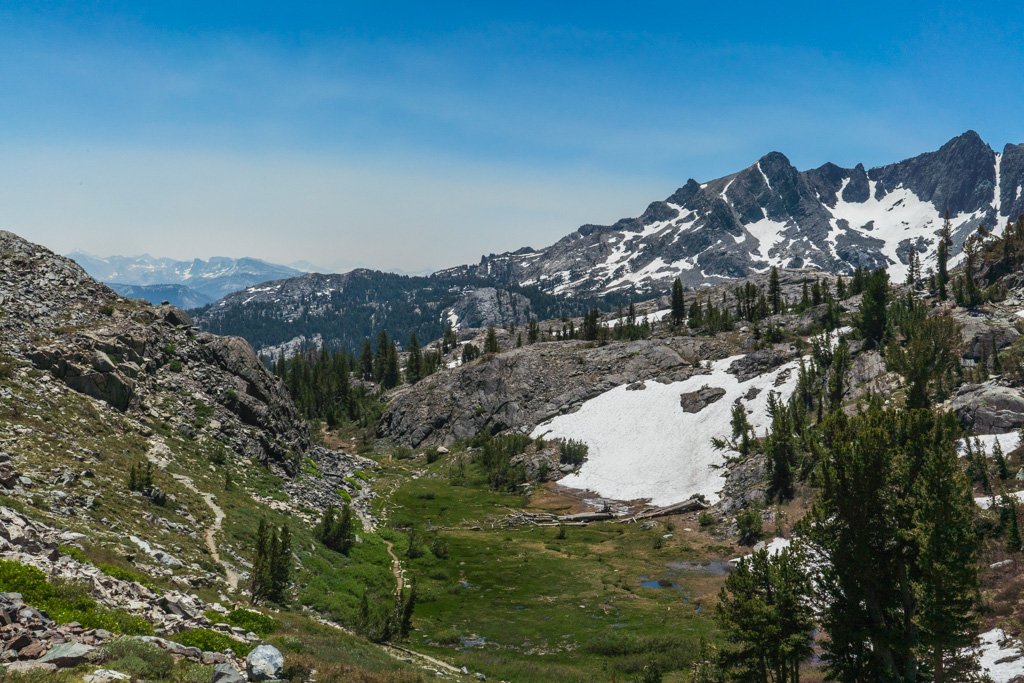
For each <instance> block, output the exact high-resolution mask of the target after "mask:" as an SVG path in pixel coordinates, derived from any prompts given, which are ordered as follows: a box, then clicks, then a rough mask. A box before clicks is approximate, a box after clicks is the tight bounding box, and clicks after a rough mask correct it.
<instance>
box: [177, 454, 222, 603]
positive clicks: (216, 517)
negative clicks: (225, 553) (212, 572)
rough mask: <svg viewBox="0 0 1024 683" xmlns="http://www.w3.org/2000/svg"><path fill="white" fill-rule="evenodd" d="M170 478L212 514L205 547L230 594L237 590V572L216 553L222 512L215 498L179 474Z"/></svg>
mask: <svg viewBox="0 0 1024 683" xmlns="http://www.w3.org/2000/svg"><path fill="white" fill-rule="evenodd" d="M171 476H172V477H174V479H175V480H176V481H178V482H179V483H181V484H182V485H183V486H184V487H185V488H187V489H189V490H190V491H192V492H193V493H197V494H199V496H200V497H202V499H203V500H204V501H205V502H206V505H207V507H209V508H210V510H211V511H212V512H213V524H211V525H210V526H209V528H207V529H206V533H205V537H206V547H207V548H209V550H210V556H211V557H213V560H214V561H215V562H216V563H217V564H219V565H220V566H221V567H223V568H224V575H225V577H226V578H227V582H228V587H229V588H230V589H231V590H232V592H234V591H237V590H238V572H236V571H235V569H234V567H232V566H231V565H230V564H228V563H227V562H225V561H224V560H222V559H221V557H220V553H219V552H217V532H218V531H220V529H221V525H222V524H223V523H224V511H223V510H221V509H220V506H219V505H217V503H216V502H214V501H215V500H216V498H215V497H214V495H213V494H212V493H203V492H202V491H200V490H199V489H198V488H196V485H195V484H193V483H192V480H191V479H189V478H188V477H186V476H184V475H181V474H172V475H171Z"/></svg>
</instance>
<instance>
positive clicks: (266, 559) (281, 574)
mask: <svg viewBox="0 0 1024 683" xmlns="http://www.w3.org/2000/svg"><path fill="white" fill-rule="evenodd" d="M254 550H255V554H254V557H253V564H252V573H251V574H250V577H249V593H250V595H251V596H252V601H253V602H262V601H264V600H270V601H271V602H276V603H277V604H280V605H283V604H287V602H288V587H289V586H290V585H291V580H292V535H291V532H290V531H289V529H288V525H287V524H285V525H283V526H282V527H281V528H280V529H277V528H275V527H274V526H273V525H269V524H267V520H266V519H264V518H263V517H260V525H259V528H258V529H257V531H256V546H255V548H254Z"/></svg>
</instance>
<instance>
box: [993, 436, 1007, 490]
mask: <svg viewBox="0 0 1024 683" xmlns="http://www.w3.org/2000/svg"><path fill="white" fill-rule="evenodd" d="M992 458H993V459H994V460H995V461H996V473H997V474H998V475H999V478H1000V479H1002V480H1004V481H1005V480H1007V479H1009V478H1010V469H1009V468H1008V467H1007V466H1006V456H1005V455H1003V447H1002V446H1000V445H999V439H996V443H995V445H994V446H993V447H992Z"/></svg>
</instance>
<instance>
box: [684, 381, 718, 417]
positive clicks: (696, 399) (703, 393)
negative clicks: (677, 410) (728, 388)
mask: <svg viewBox="0 0 1024 683" xmlns="http://www.w3.org/2000/svg"><path fill="white" fill-rule="evenodd" d="M723 396H725V389H721V388H719V387H707V386H705V387H701V388H700V389H698V390H697V391H689V392H686V393H685V394H680V395H679V405H681V406H682V407H683V412H684V413H699V412H700V411H702V410H704V409H705V408H707V407H708V406H709V405H711V404H712V403H714V402H715V401H717V400H719V399H720V398H722V397H723Z"/></svg>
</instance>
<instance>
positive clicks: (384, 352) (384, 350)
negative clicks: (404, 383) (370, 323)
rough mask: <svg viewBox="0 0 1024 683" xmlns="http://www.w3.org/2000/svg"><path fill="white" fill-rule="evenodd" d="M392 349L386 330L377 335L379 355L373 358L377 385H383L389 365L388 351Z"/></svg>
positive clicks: (374, 376) (374, 377)
mask: <svg viewBox="0 0 1024 683" xmlns="http://www.w3.org/2000/svg"><path fill="white" fill-rule="evenodd" d="M390 348H391V344H390V343H389V342H388V333H387V331H386V330H381V331H380V334H378V335H377V353H376V354H375V355H374V357H373V379H374V381H375V382H377V383H382V382H383V380H384V373H385V371H386V370H387V365H388V349H390Z"/></svg>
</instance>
